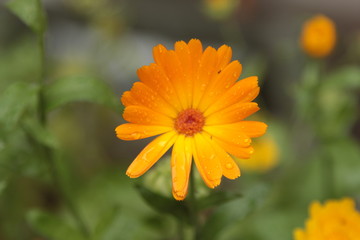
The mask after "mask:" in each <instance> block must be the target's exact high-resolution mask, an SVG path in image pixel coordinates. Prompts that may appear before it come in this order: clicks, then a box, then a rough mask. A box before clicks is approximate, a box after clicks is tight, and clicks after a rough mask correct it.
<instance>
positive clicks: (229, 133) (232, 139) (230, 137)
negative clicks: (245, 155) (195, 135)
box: [203, 125, 251, 147]
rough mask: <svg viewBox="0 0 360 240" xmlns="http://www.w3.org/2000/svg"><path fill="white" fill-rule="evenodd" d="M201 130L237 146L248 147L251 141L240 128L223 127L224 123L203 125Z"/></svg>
mask: <svg viewBox="0 0 360 240" xmlns="http://www.w3.org/2000/svg"><path fill="white" fill-rule="evenodd" d="M203 130H204V131H205V132H207V133H209V135H211V136H213V137H215V138H218V139H220V140H222V141H224V142H228V143H230V144H234V145H237V146H239V147H248V146H250V143H251V139H250V138H249V137H248V136H246V135H245V134H244V133H243V132H242V131H241V130H238V129H236V128H227V127H226V125H225V127H224V125H221V126H218V125H216V126H204V127H203Z"/></svg>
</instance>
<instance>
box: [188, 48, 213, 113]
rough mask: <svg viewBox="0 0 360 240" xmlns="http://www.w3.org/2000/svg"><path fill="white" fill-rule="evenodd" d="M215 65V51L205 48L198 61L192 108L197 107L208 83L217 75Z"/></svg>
mask: <svg viewBox="0 0 360 240" xmlns="http://www.w3.org/2000/svg"><path fill="white" fill-rule="evenodd" d="M216 64H217V52H216V50H215V49H214V48H212V47H207V48H206V49H205V51H204V54H203V55H202V57H201V59H200V63H199V69H198V72H197V76H196V79H195V80H194V89H193V103H192V104H193V105H192V108H195V109H196V108H197V107H198V105H199V103H200V100H201V98H202V97H203V95H204V94H205V91H206V89H207V87H208V85H209V83H210V81H211V80H212V79H213V78H214V77H215V74H217V71H216Z"/></svg>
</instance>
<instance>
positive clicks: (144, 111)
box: [116, 39, 267, 200]
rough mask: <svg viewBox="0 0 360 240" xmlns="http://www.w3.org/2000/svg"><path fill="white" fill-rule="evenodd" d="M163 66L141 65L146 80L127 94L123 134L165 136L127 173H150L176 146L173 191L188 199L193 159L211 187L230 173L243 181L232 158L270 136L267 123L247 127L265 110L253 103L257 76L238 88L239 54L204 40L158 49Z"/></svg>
mask: <svg viewBox="0 0 360 240" xmlns="http://www.w3.org/2000/svg"><path fill="white" fill-rule="evenodd" d="M153 55H154V60H155V63H152V64H150V65H149V66H143V67H141V68H140V69H139V70H138V72H137V74H138V76H139V78H140V82H136V83H134V85H133V87H132V89H131V90H130V91H127V92H125V93H124V94H123V96H122V99H121V100H122V103H123V104H124V105H125V110H124V114H123V117H124V119H125V120H126V121H128V122H130V123H125V124H122V125H120V126H118V127H117V128H116V134H117V137H118V138H120V139H123V140H137V139H142V138H147V137H151V136H155V135H160V136H158V137H157V138H155V139H154V140H153V141H152V142H151V143H149V144H148V145H147V146H146V147H145V148H144V149H143V150H142V151H141V152H140V154H139V155H138V156H137V157H136V159H135V160H134V161H133V162H132V164H131V165H130V166H129V168H128V170H127V172H126V174H127V175H128V176H129V177H131V178H136V177H139V176H141V175H142V174H144V173H145V172H146V171H147V170H148V169H149V168H150V167H151V166H153V165H154V164H155V163H156V162H157V161H158V160H159V158H161V156H162V155H164V154H165V152H167V151H168V150H169V148H171V147H173V148H172V156H171V169H172V192H173V196H174V197H175V199H177V200H182V199H184V198H185V197H186V194H187V189H188V182H189V174H190V169H191V164H192V159H194V162H195V164H196V167H197V169H198V171H199V173H200V175H201V177H202V179H203V180H204V182H205V183H206V185H207V186H208V187H210V188H214V187H216V186H217V185H219V184H220V182H221V178H222V176H223V175H224V176H225V177H227V178H229V179H235V178H237V177H239V176H240V170H239V167H238V166H237V165H236V163H235V162H234V160H233V159H232V157H230V155H229V153H230V154H232V155H234V156H237V157H239V158H249V157H250V155H251V154H252V153H253V151H254V150H253V148H252V147H251V146H250V143H251V139H250V138H252V137H259V136H261V135H263V134H264V133H265V131H266V127H267V126H266V124H264V123H262V122H256V121H244V119H245V118H246V117H248V116H249V115H251V114H253V113H255V112H256V111H258V110H259V107H258V105H257V104H256V103H254V102H251V101H252V100H253V99H255V98H256V96H257V95H258V93H259V87H258V81H257V77H249V78H246V79H243V80H241V81H238V82H237V79H238V78H239V76H240V73H241V64H240V63H239V62H238V61H232V62H231V55H232V51H231V48H230V47H228V46H226V45H223V46H222V47H220V48H219V49H217V50H216V49H214V48H212V47H208V48H206V49H205V50H204V51H203V49H202V44H201V42H200V41H199V40H196V39H192V40H190V41H189V43H185V42H183V41H179V42H176V43H175V50H167V49H166V48H165V47H164V46H162V45H158V46H156V47H154V49H153Z"/></svg>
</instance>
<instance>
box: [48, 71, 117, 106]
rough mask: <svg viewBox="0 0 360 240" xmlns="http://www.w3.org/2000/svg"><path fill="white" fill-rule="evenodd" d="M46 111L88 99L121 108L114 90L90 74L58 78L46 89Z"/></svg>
mask: <svg viewBox="0 0 360 240" xmlns="http://www.w3.org/2000/svg"><path fill="white" fill-rule="evenodd" d="M44 101H45V103H46V111H47V112H50V111H51V110H54V109H56V108H58V107H60V106H63V105H65V104H67V103H70V102H74V101H88V102H93V103H98V104H103V105H105V106H107V107H109V108H112V109H114V110H117V111H118V110H119V109H120V108H121V107H120V103H119V100H117V99H116V98H115V96H114V94H113V92H112V90H111V89H110V88H109V87H108V85H106V84H105V83H104V82H103V81H100V80H98V79H97V78H95V77H89V76H70V77H65V78H60V79H57V80H56V81H54V82H52V83H51V84H49V85H48V86H45V89H44Z"/></svg>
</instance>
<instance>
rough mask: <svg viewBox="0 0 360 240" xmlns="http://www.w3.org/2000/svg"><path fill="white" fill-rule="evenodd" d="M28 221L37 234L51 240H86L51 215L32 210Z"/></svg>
mask: <svg viewBox="0 0 360 240" xmlns="http://www.w3.org/2000/svg"><path fill="white" fill-rule="evenodd" d="M27 220H28V222H29V224H30V225H31V226H32V227H33V228H34V230H35V231H36V232H38V233H39V234H41V235H43V236H44V237H46V238H49V239H51V240H64V239H67V240H85V239H84V238H83V237H82V235H81V233H80V232H79V231H78V230H76V229H75V228H73V227H72V226H70V225H68V224H67V223H66V222H64V221H63V220H61V219H59V218H57V217H56V216H53V215H51V214H49V213H46V212H43V211H40V210H32V211H30V212H29V213H28V214H27Z"/></svg>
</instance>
